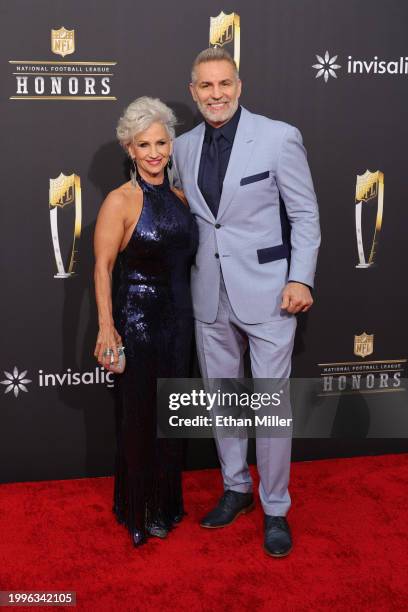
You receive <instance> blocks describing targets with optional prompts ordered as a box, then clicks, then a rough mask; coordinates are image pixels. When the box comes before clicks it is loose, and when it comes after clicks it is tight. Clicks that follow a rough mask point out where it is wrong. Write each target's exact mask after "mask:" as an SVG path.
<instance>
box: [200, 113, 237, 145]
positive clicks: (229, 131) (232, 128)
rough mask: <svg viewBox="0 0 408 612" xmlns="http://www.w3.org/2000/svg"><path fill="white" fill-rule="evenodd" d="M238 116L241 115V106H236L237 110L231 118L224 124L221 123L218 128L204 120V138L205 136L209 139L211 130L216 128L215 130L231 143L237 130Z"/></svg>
mask: <svg viewBox="0 0 408 612" xmlns="http://www.w3.org/2000/svg"><path fill="white" fill-rule="evenodd" d="M240 117H241V106H238V108H237V110H236V111H235V113H234V114H233V115H232V117H231V119H230V120H229V121H227V123H225V124H224V125H222V126H221V127H219V128H215V127H214V126H212V125H210V124H209V123H207V121H206V122H205V137H206V139H207V138H208V139H210V137H211V135H212V133H213V131H214V130H217V131H219V132H220V133H221V134H222V135H223V136H224V138H225V139H226V140H228V142H230V143H231V144H232V143H233V142H234V138H235V133H236V131H237V127H238V122H239V118H240Z"/></svg>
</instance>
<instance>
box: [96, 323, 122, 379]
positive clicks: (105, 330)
mask: <svg viewBox="0 0 408 612" xmlns="http://www.w3.org/2000/svg"><path fill="white" fill-rule="evenodd" d="M119 346H122V338H121V337H120V335H119V334H118V332H117V331H116V329H115V327H114V326H113V325H109V326H104V327H100V328H99V333H98V337H97V339H96V346H95V351H94V356H95V357H96V359H97V360H98V362H99V363H100V364H101V366H103V367H104V368H106V369H107V370H110V369H111V366H113V365H115V364H117V363H118V361H119V355H118V347H119ZM110 351H113V353H112V352H110Z"/></svg>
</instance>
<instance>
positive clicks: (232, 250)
mask: <svg viewBox="0 0 408 612" xmlns="http://www.w3.org/2000/svg"><path fill="white" fill-rule="evenodd" d="M190 90H191V94H192V96H193V99H194V101H195V102H196V103H197V106H198V108H199V110H200V112H201V114H202V115H203V117H204V122H202V123H201V124H200V125H198V126H197V127H196V128H194V129H193V130H191V131H190V132H188V133H186V134H183V135H182V136H180V137H179V138H177V140H176V143H175V148H174V161H175V166H176V172H177V174H178V176H179V178H180V181H181V184H182V187H183V190H184V193H185V195H186V198H187V200H188V202H189V204H190V207H191V210H192V212H193V213H194V215H195V217H196V220H197V223H198V227H199V234H200V240H199V248H198V252H197V255H196V260H195V264H194V266H193V268H192V276H191V288H192V296H193V307H194V316H195V319H196V341H197V350H198V358H199V363H200V369H201V373H202V376H203V378H204V379H211V378H240V377H243V375H244V372H243V355H244V352H245V351H246V349H247V348H248V347H249V351H250V359H251V370H252V375H253V377H254V378H264V379H273V378H280V379H281V378H284V379H285V378H288V377H289V375H290V368H291V355H292V349H293V342H294V336H295V329H296V317H295V314H296V313H299V312H305V311H307V310H308V309H309V308H310V306H311V305H312V303H313V299H312V296H311V293H310V288H311V287H312V286H313V279H314V273H315V267H316V258H317V252H318V247H319V244H320V231H319V216H318V208H317V203H316V196H315V193H314V189H313V183H312V179H311V175H310V170H309V167H308V164H307V160H306V153H305V149H304V147H303V144H302V138H301V135H300V132H299V131H298V130H297V129H296V128H295V127H293V126H291V125H288V124H286V123H283V122H281V121H273V120H271V119H268V118H266V117H262V116H260V115H255V114H253V113H250V112H249V111H247V110H246V109H245V108H243V107H241V106H239V103H238V100H239V96H240V94H241V81H240V79H239V75H238V70H237V67H236V65H235V62H234V60H233V59H232V57H231V56H230V55H229V53H228V52H227V51H225V50H224V49H222V48H210V49H206V50H204V51H202V52H201V53H200V54H199V55H198V56H197V58H196V60H195V61H194V64H193V69H192V82H191V84H190ZM216 444H217V450H218V456H219V459H220V463H221V468H222V475H223V481H224V494H223V495H222V497H221V499H220V500H219V503H218V504H217V506H216V507H215V508H214V509H213V510H211V512H209V513H208V514H207V515H206V516H205V517H204V518H203V519H202V521H201V523H200V524H201V526H202V527H206V528H217V527H225V526H227V525H229V524H230V523H232V521H234V520H235V519H236V518H237V517H238V516H239V515H240V514H244V513H246V512H248V511H250V510H251V509H252V508H253V507H254V498H253V493H252V481H251V476H250V473H249V470H248V465H247V460H246V454H247V444H248V440H247V439H243V438H242V437H241V438H239V437H237V438H222V437H220V436H216ZM256 454H257V466H258V471H259V475H260V486H259V494H260V499H261V503H262V507H263V510H264V513H265V538H264V549H265V551H266V552H267V553H268V554H270V555H271V556H274V557H281V556H285V555H287V554H288V553H289V552H290V550H291V548H292V541H291V534H290V529H289V525H288V523H287V520H286V514H287V511H288V509H289V507H290V496H289V492H288V483H289V471H290V454H291V438H290V437H269V438H261V437H259V438H257V441H256Z"/></svg>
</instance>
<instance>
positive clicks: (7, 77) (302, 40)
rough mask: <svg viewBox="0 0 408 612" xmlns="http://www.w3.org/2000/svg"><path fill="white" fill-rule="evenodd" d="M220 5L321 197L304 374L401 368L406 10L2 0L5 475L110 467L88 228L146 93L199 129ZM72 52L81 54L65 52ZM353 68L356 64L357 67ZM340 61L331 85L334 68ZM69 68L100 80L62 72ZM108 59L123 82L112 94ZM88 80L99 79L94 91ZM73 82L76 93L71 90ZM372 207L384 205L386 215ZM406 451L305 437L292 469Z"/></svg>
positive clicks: (119, 176) (352, 2) (203, 449)
mask: <svg viewBox="0 0 408 612" xmlns="http://www.w3.org/2000/svg"><path fill="white" fill-rule="evenodd" d="M221 11H224V12H225V13H227V14H230V13H236V14H237V15H239V16H240V25H241V30H240V41H241V64H240V72H241V77H242V80H243V84H244V87H243V95H242V103H243V105H244V106H246V107H247V108H249V109H250V110H252V111H253V112H257V113H260V114H264V115H267V116H269V117H273V118H275V119H281V120H284V121H287V122H289V123H293V124H294V125H296V126H297V127H298V128H299V129H300V130H301V132H302V134H303V137H304V141H305V144H306V146H307V149H308V155H309V163H310V166H311V169H312V174H313V177H314V182H315V188H316V192H317V195H318V200H319V204H320V210H321V222H322V231H323V243H322V247H321V252H320V259H319V265H318V271H317V279H316V285H317V287H316V291H315V300H316V304H315V306H314V308H313V309H312V311H311V312H310V314H309V315H308V316H307V317H303V318H302V319H301V320H300V322H299V333H298V337H297V342H296V348H295V356H294V374H295V375H297V376H304V377H306V376H308V377H319V376H321V374H324V371H323V370H324V367H325V366H322V365H321V364H325V363H330V364H338V363H349V364H354V366H353V365H352V366H351V367H357V369H358V368H359V367H360V366H361V364H364V365H366V364H367V362H368V361H369V360H370V359H371V360H372V361H373V362H375V363H382V364H384V363H385V364H387V363H388V364H389V362H392V361H393V360H395V361H397V360H400V361H401V373H402V374H404V373H405V372H404V368H405V365H404V364H405V362H403V361H402V360H403V359H404V358H405V356H406V353H407V351H406V347H407V342H406V340H407V326H406V325H405V313H406V308H407V302H408V290H407V286H406V282H405V279H406V274H405V267H406V228H407V227H408V210H407V205H406V197H407V195H406V194H407V191H408V189H407V172H406V168H405V166H406V155H405V144H406V142H407V135H408V134H407V132H408V125H407V121H406V99H407V98H406V95H407V93H408V87H407V82H408V74H405V63H404V60H403V61H402V63H400V58H401V57H402V58H405V57H406V56H408V42H407V38H406V23H407V18H408V7H407V6H406V5H405V4H404V3H401V2H399V1H398V0H348V1H347V2H343V3H340V2H338V1H335V0H320V1H319V0H268V1H267V0H254V1H253V2H251V3H248V2H246V1H244V0H235V2H229V1H227V0H226V1H225V2H223V3H220V2H217V1H215V0H207V1H206V2H202V3H198V2H188V1H187V0H177V1H176V2H173V3H168V2H164V1H163V0H157V2H154V3H148V2H134V1H133V0H132V1H131V0H122V1H121V2H119V3H118V2H113V1H112V0H98V1H91V0H82V1H81V2H80V1H79V0H71V2H69V3H67V2H63V1H62V0H59V1H56V0H53V1H51V0H43V1H42V2H41V3H33V2H30V1H28V0H14V1H13V2H12V3H9V2H6V1H5V0H2V2H1V28H2V34H1V37H0V46H1V58H2V62H1V70H2V75H1V81H2V84H3V88H2V89H3V95H2V99H1V114H0V120H1V122H2V126H1V135H2V143H3V145H2V153H3V159H2V169H3V173H2V183H1V193H2V198H3V205H2V207H1V211H2V223H1V229H2V240H1V250H2V258H1V277H2V279H3V283H2V285H3V292H2V295H3V298H2V300H1V308H2V322H3V325H2V328H3V342H2V351H1V363H0V377H1V381H2V383H3V384H2V386H0V397H1V405H0V427H1V430H0V453H1V465H0V478H1V480H3V481H13V480H30V479H33V480H34V479H47V478H65V477H79V476H85V475H99V474H109V473H111V471H112V465H113V452H114V392H113V390H112V389H111V388H108V386H107V385H106V384H105V383H103V382H98V381H97V374H96V370H97V368H96V364H95V362H94V359H93V357H92V353H93V346H94V341H95V334H96V320H97V319H96V311H95V305H94V301H93V286H92V283H93V280H92V267H93V255H92V234H93V229H94V224H95V218H96V215H97V212H98V209H99V206H100V203H101V201H102V200H103V198H104V197H105V196H106V194H107V193H108V192H109V191H110V190H111V189H112V188H113V187H115V186H117V185H118V184H120V183H122V182H124V181H125V180H126V174H125V173H126V163H125V159H124V154H123V152H122V151H121V149H120V147H119V146H118V145H117V144H116V142H115V138H114V128H115V125H116V122H117V119H118V117H119V115H120V113H121V112H122V110H123V109H124V107H125V106H126V105H127V104H128V103H129V102H130V101H131V100H133V99H134V98H136V97H138V96H140V95H151V96H157V97H160V98H161V99H163V100H164V101H165V102H166V103H168V104H169V105H170V106H172V107H173V109H174V110H175V112H176V114H177V116H178V117H179V122H180V123H179V126H178V131H179V133H181V132H184V131H186V130H188V129H190V128H191V127H193V125H194V124H195V123H196V122H197V121H198V117H197V114H196V110H195V107H194V104H193V102H192V100H191V99H190V95H189V92H188V89H187V84H188V81H189V70H190V64H191V61H192V59H193V57H194V56H195V55H196V54H197V53H198V52H199V51H200V50H201V49H202V48H204V47H206V46H208V41H209V27H210V17H211V16H213V17H215V16H217V15H219V14H220V12H221ZM63 26H64V27H65V28H67V30H73V31H74V34H73V36H74V37H75V49H73V47H72V39H68V37H65V38H62V39H61V38H59V39H57V41H56V42H55V41H54V43H53V44H54V45H57V47H58V44H59V45H60V47H59V49H58V48H56V47H54V51H53V50H52V48H51V30H59V29H60V28H61V27H63ZM235 34H236V35H237V32H236V33H235ZM57 37H58V35H57ZM58 40H59V42H58ZM61 41H62V42H61ZM67 41H68V42H67ZM61 45H67V46H68V49H69V50H71V51H72V53H70V54H69V55H65V56H64V57H63V56H62V55H60V54H59V53H58V50H60V49H61V48H63V47H61ZM70 45H71V46H70ZM55 51H57V53H56V52H55ZM326 51H327V52H328V55H327V56H326V58H327V59H326V58H325V54H326ZM316 55H318V56H320V58H321V59H319V58H317V57H316ZM334 56H337V58H336V59H335V60H333V59H332V58H333V57H334ZM350 57H351V58H352V59H351V60H349V58H350ZM353 61H357V62H360V63H357V64H355V65H354V71H353V64H352V62H353ZM45 62H48V63H45ZM50 62H54V63H50ZM55 62H56V63H55ZM80 62H83V63H82V64H81V63H80ZM380 62H384V63H383V64H380ZM389 62H395V63H389ZM319 63H321V64H322V65H323V71H322V74H321V76H318V77H317V78H316V76H317V75H318V74H319V72H318V70H319V69H318V67H317V68H316V67H315V68H314V67H313V65H316V64H319ZM102 64H103V66H102ZM333 65H334V66H337V67H336V68H332V74H329V73H328V71H327V70H326V71H325V68H329V67H330V66H333ZM41 66H42V68H41ZM68 66H71V68H72V67H75V68H79V67H81V68H82V70H84V71H85V70H87V71H88V72H87V73H84V72H82V73H77V72H74V71H71V72H55V71H56V70H57V68H58V67H59V68H61V67H62V69H64V70H65V68H67V67H68ZM101 66H102V68H103V69H104V70H105V71H106V74H109V76H108V77H105V78H108V79H109V80H108V81H107V82H105V85H104V84H103V83H102V78H103V75H101V74H100V73H99V72H98V70H100V69H101ZM381 66H383V68H381ZM401 66H402V71H401ZM32 70H36V71H37V70H38V71H37V72H35V74H34V73H33V74H32V73H31V71H32ZM40 70H42V71H40ZM401 72H402V73H401ZM88 73H89V74H90V75H92V78H94V79H95V82H94V83H93V90H92V88H91V90H90V91H88V93H86V92H85V88H84V81H85V77H86V74H88ZM53 74H55V75H57V76H58V75H60V76H61V94H60V95H61V96H64V99H60V98H59V94H57V93H55V92H54V93H52V81H51V80H52V78H53ZM325 74H326V75H327V76H328V78H327V82H326V81H325ZM333 74H334V75H336V77H335V76H332V75H333ZM21 77H26V80H24V78H23V80H21ZM36 78H37V79H38V80H37V81H35V79H36ZM72 78H73V81H71V82H69V79H72ZM106 83H107V84H106ZM54 87H56V85H55V84H54ZM69 87H71V90H72V91H70V90H69ZM76 87H78V93H72V92H75V90H76ZM43 89H44V91H43ZM108 90H109V91H108ZM16 98H17V99H16ZM48 98H51V99H48ZM83 98H87V99H83ZM366 170H370V171H372V172H374V171H377V170H380V171H381V172H383V173H384V184H385V191H384V214H383V225H382V230H381V232H380V238H379V243H378V249H377V253H376V257H375V261H374V264H375V265H373V266H370V267H369V268H367V269H361V268H356V264H357V263H358V255H357V246H356V227H355V189H356V176H357V175H362V174H363V173H364V172H365V171H366ZM60 173H63V174H65V175H72V174H75V175H77V176H78V177H79V178H80V182H81V193H82V233H81V238H80V241H79V245H78V249H77V250H78V252H77V254H76V262H75V265H74V272H75V274H73V275H72V276H71V277H69V278H66V279H62V278H54V275H55V274H56V272H57V269H56V264H55V257H54V250H53V243H52V240H51V230H50V214H49V213H50V209H49V187H50V179H55V178H57V177H58V176H59V175H60ZM78 195H79V194H78V193H77V194H76V199H77V202H78ZM376 202H377V199H374V201H372V202H371V204H370V207H371V209H372V210H374V212H375V210H376ZM363 207H364V205H363ZM73 210H74V204H73V203H71V205H69V206H68V205H67V206H66V207H64V208H63V207H58V223H59V232H60V242H61V247H62V249H64V247H63V243H65V245H67V244H68V243H69V237H70V236H71V238H72V229H69V227H68V222H70V219H71V217H72V212H73ZM70 215H71V217H70ZM71 220H72V219H71ZM67 228H68V229H67ZM363 230H364V231H363V233H364V236H365V237H364V239H365V241H366V245H365V248H366V252H367V250H368V248H369V240H367V236H370V231H371V230H370V229H369V228H368V227H366V226H364V225H363ZM371 233H372V232H371ZM65 249H67V247H66V246H65ZM65 254H66V253H65ZM364 332H366V333H367V334H368V335H370V336H372V338H371V341H370V339H369V340H368V345H367V346H368V353H370V354H369V355H367V357H362V355H361V354H359V351H358V348H357V349H356V344H355V342H354V336H355V335H357V336H358V335H361V334H363V333H364ZM356 364H357V365H356ZM334 367H336V366H334ZM361 367H362V366H361ZM381 367H382V366H381ZM388 367H389V366H388ZM75 373H76V374H77V376H76V377H75V376H74V374H75ZM46 374H51V375H52V376H48V378H46V377H45V375H46ZM365 375H366V374H365V373H364V371H363V374H362V377H363V380H364V376H365ZM98 376H99V377H100V376H101V373H100V372H99V374H98ZM45 380H46V381H47V384H45ZM23 381H28V382H23ZM75 381H80V382H79V384H75ZM69 383H71V384H69ZM376 384H377V383H376ZM383 391H384V390H383ZM389 397H390V394H387V392H386V390H385V392H382V393H381V394H379V395H378V397H377V400H378V401H380V402H382V406H383V409H384V410H385V411H386V410H387V403H388V401H389ZM343 399H344V398H343ZM351 401H352V394H350V402H351ZM350 406H352V404H350ZM351 409H352V408H351ZM366 433H367V432H366ZM402 450H407V444H406V442H405V441H404V440H402V439H400V440H398V439H392V440H390V439H388V440H379V439H372V438H371V439H370V437H369V435H363V436H361V437H354V438H350V436H349V437H345V438H342V437H341V436H340V438H339V439H335V440H334V439H331V440H328V439H326V440H295V441H294V458H295V459H306V458H313V457H324V456H344V455H353V454H363V453H378V452H384V451H385V452H388V451H389V452H397V451H402ZM214 464H215V454H214V449H213V446H212V442H211V441H208V440H194V441H191V442H190V443H189V444H188V445H187V448H186V466H187V467H203V466H210V465H214Z"/></svg>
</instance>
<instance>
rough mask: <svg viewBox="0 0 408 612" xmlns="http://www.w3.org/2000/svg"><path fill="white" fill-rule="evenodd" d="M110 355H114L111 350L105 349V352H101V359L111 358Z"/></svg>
mask: <svg viewBox="0 0 408 612" xmlns="http://www.w3.org/2000/svg"><path fill="white" fill-rule="evenodd" d="M112 355H114V352H113V349H111V348H108V349H106V351H103V354H102V356H103V357H111V356H112Z"/></svg>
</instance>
